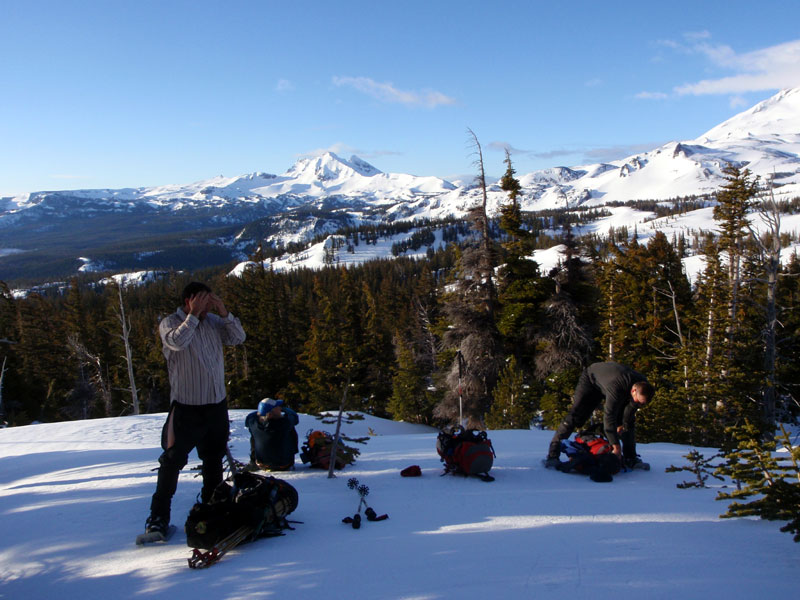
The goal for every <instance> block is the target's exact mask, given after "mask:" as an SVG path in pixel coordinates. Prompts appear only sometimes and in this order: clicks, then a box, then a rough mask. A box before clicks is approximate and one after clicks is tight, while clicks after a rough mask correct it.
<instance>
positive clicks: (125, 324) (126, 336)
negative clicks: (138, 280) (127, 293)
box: [117, 284, 139, 415]
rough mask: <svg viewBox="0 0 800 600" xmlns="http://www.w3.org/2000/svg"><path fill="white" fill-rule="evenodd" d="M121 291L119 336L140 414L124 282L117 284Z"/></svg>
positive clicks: (118, 289) (135, 411) (118, 315)
mask: <svg viewBox="0 0 800 600" xmlns="http://www.w3.org/2000/svg"><path fill="white" fill-rule="evenodd" d="M117 292H118V293H119V310H118V311H117V319H119V323H120V326H121V327H122V333H121V334H119V335H118V336H117V337H119V338H120V339H121V340H122V343H123V345H124V346H125V362H126V363H127V365H128V381H129V382H130V386H131V387H130V392H131V404H132V406H133V414H134V415H138V414H139V392H138V391H137V390H136V380H135V379H134V377H133V356H132V354H131V344H130V334H131V321H130V319H128V318H126V317H125V302H123V300H122V284H120V285H118V286H117Z"/></svg>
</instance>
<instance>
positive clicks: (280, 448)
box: [245, 412, 298, 471]
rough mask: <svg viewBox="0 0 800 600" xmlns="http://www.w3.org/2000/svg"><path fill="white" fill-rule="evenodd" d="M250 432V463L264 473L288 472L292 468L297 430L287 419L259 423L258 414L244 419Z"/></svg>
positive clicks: (295, 451) (295, 450) (296, 442)
mask: <svg viewBox="0 0 800 600" xmlns="http://www.w3.org/2000/svg"><path fill="white" fill-rule="evenodd" d="M245 427H247V429H248V430H249V431H250V462H251V463H253V464H255V465H258V467H259V468H261V469H264V470H265V471H288V470H290V469H293V468H294V455H295V454H297V452H298V447H297V445H298V437H297V430H296V429H295V427H294V425H292V423H291V422H290V421H289V419H288V418H282V419H267V421H266V422H265V423H262V422H259V419H258V413H255V412H253V413H251V414H249V415H247V419H245Z"/></svg>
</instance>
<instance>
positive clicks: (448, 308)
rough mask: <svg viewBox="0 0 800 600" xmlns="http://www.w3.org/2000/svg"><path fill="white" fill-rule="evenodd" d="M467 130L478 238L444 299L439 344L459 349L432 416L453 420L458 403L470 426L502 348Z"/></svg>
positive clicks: (488, 392) (485, 220) (478, 418)
mask: <svg viewBox="0 0 800 600" xmlns="http://www.w3.org/2000/svg"><path fill="white" fill-rule="evenodd" d="M469 133H470V136H471V139H472V142H473V144H474V147H475V152H476V155H477V160H476V165H477V167H478V189H479V191H480V193H481V201H480V202H479V203H478V204H477V205H476V206H475V207H474V208H473V209H472V210H471V211H470V213H469V214H470V220H471V222H472V226H473V229H474V230H475V232H476V234H477V239H476V240H475V241H474V242H473V243H472V244H470V245H469V246H468V247H466V248H464V250H463V251H462V253H461V261H460V265H459V276H458V279H457V282H456V290H455V291H454V292H453V293H452V294H451V295H450V296H449V298H448V299H447V301H446V304H445V313H446V315H447V317H448V320H449V322H450V323H451V328H450V329H449V330H448V331H447V334H446V335H445V338H444V343H445V345H446V346H447V347H449V348H456V349H458V353H457V356H458V357H459V359H458V360H454V361H453V362H452V363H451V366H450V370H449V373H448V374H447V378H446V380H447V388H448V391H447V393H446V395H445V397H444V399H443V400H442V401H441V402H440V403H439V404H438V405H437V407H436V410H435V411H434V412H435V416H436V417H437V418H439V419H441V420H443V421H451V422H452V421H457V420H458V418H459V410H460V407H463V418H464V419H466V420H468V421H469V422H470V424H471V425H474V426H481V424H482V421H483V416H484V414H485V413H486V411H487V410H488V408H489V407H490V406H491V403H492V390H493V389H494V385H495V383H496V381H497V373H498V371H499V368H500V364H501V360H502V350H501V338H500V333H499V331H498V330H497V326H496V323H495V312H496V303H497V292H496V288H495V282H494V269H495V267H496V251H495V249H494V247H493V245H492V241H491V239H490V237H489V217H488V215H487V213H486V203H487V192H486V176H485V171H484V165H483V153H482V150H481V146H480V143H479V142H478V138H477V137H476V136H475V134H474V133H473V132H472V131H471V130H470V132H469Z"/></svg>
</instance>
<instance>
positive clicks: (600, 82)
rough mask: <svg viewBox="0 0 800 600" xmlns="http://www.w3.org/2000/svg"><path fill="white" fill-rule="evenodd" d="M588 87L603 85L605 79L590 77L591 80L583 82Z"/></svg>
mask: <svg viewBox="0 0 800 600" xmlns="http://www.w3.org/2000/svg"><path fill="white" fill-rule="evenodd" d="M583 85H584V86H586V87H597V86H599V85H603V80H602V79H600V78H598V77H595V78H594V79H590V80H589V81H586V82H584V84H583Z"/></svg>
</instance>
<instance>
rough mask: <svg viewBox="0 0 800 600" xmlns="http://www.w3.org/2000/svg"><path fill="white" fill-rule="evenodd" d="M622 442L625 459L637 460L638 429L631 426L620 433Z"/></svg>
mask: <svg viewBox="0 0 800 600" xmlns="http://www.w3.org/2000/svg"><path fill="white" fill-rule="evenodd" d="M619 439H620V441H621V442H622V456H623V458H624V459H625V461H626V462H627V461H635V460H636V431H635V428H634V427H630V428H628V429H626V430H625V431H623V432H622V433H621V434H620V435H619Z"/></svg>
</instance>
